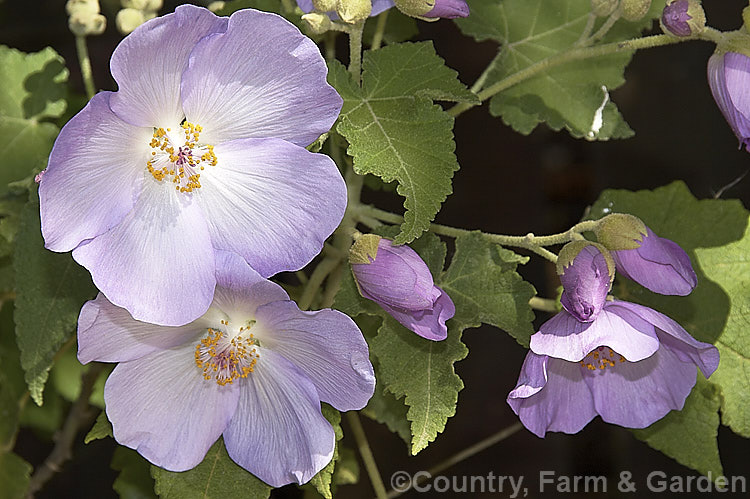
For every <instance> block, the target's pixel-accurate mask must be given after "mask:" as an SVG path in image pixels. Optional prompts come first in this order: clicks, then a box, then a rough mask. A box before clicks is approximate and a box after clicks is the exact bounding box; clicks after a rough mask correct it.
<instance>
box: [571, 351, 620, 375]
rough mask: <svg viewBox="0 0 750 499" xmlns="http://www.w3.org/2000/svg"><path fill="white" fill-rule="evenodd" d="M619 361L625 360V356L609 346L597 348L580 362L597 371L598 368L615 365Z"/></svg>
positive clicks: (590, 369)
mask: <svg viewBox="0 0 750 499" xmlns="http://www.w3.org/2000/svg"><path fill="white" fill-rule="evenodd" d="M617 362H625V357H623V356H622V355H620V354H619V353H617V352H615V351H614V350H612V349H611V348H609V347H598V348H597V349H596V350H593V351H591V352H589V354H588V355H587V356H585V357H584V358H583V360H581V361H580V364H581V365H582V366H584V367H585V368H586V369H588V370H589V371H596V370H597V369H606V368H607V367H614V366H615V364H616V363H617Z"/></svg>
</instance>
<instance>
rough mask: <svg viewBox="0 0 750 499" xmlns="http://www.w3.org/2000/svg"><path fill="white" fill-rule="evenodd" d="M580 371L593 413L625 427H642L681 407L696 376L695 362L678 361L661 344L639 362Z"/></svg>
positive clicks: (673, 354) (672, 353) (675, 356)
mask: <svg viewBox="0 0 750 499" xmlns="http://www.w3.org/2000/svg"><path fill="white" fill-rule="evenodd" d="M581 370H582V372H583V377H584V380H585V381H586V384H587V385H588V386H589V387H590V389H591V393H592V394H593V396H594V404H595V406H596V412H598V413H599V415H601V417H602V419H603V420H604V421H606V422H608V423H613V424H618V425H620V426H625V427H627V428H645V427H647V426H649V425H651V424H652V423H654V422H656V421H658V420H659V419H661V418H663V417H664V416H665V415H666V414H667V413H668V412H669V411H671V410H673V409H677V410H679V409H682V406H683V405H684V404H685V399H686V398H687V396H688V395H689V394H690V390H691V389H692V388H693V385H695V379H696V369H695V364H693V363H692V362H684V361H681V360H680V359H679V358H678V357H677V355H675V353H674V352H672V351H671V350H670V349H669V348H668V347H665V346H664V345H662V347H661V348H659V350H658V351H657V352H656V353H655V354H653V355H652V356H651V357H649V358H647V359H644V360H641V361H639V362H623V363H617V364H616V365H615V366H614V367H607V368H605V369H601V370H599V369H597V370H594V371H588V370H584V369H583V368H581Z"/></svg>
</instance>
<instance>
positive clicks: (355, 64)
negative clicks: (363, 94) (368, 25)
mask: <svg viewBox="0 0 750 499" xmlns="http://www.w3.org/2000/svg"><path fill="white" fill-rule="evenodd" d="M364 29H365V22H364V21H360V22H358V23H356V24H354V25H353V26H352V27H351V29H350V30H349V72H350V73H351V74H353V75H354V79H355V80H356V81H357V83H361V82H362V31H363V30H364Z"/></svg>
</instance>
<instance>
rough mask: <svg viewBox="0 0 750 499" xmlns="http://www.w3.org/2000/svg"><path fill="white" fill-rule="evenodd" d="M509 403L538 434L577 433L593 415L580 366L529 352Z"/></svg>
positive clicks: (542, 435)
mask: <svg viewBox="0 0 750 499" xmlns="http://www.w3.org/2000/svg"><path fill="white" fill-rule="evenodd" d="M508 404H509V405H510V407H511V408H512V409H513V412H515V413H516V414H518V417H519V418H520V419H521V422H522V423H523V425H524V426H525V427H526V428H528V429H529V431H531V432H532V433H534V434H535V435H537V436H538V437H544V434H545V433H546V432H548V431H562V432H564V433H577V432H579V431H581V429H582V428H583V427H584V426H586V425H587V424H588V423H589V421H591V420H592V419H593V418H594V417H595V416H596V411H595V410H594V400H593V398H592V396H591V392H590V391H589V389H588V387H587V386H586V383H584V381H583V378H582V376H581V372H580V369H579V366H578V365H577V364H575V363H572V362H566V361H564V360H560V359H553V358H550V357H547V356H546V355H537V354H535V353H534V352H529V353H528V354H527V355H526V359H525V360H524V362H523V367H521V374H520V376H519V378H518V384H517V385H516V388H515V389H514V390H513V391H511V392H510V393H509V394H508Z"/></svg>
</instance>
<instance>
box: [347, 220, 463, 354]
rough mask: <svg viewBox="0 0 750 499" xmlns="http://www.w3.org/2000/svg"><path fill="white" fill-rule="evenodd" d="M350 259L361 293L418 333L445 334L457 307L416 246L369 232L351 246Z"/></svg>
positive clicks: (441, 336)
mask: <svg viewBox="0 0 750 499" xmlns="http://www.w3.org/2000/svg"><path fill="white" fill-rule="evenodd" d="M350 262H351V264H352V272H353V274H354V279H355V280H356V282H357V286H358V287H359V291H360V293H361V294H362V296H364V297H365V298H367V299H368V300H372V301H374V302H375V303H377V304H378V305H380V306H381V307H382V308H383V310H385V311H386V312H388V313H389V314H390V315H391V316H392V317H393V318H394V319H396V320H397V321H398V322H400V323H401V324H402V325H403V326H404V327H406V328H407V329H410V330H411V331H414V332H415V333H417V334H418V335H419V336H422V337H423V338H427V339H429V340H443V339H445V338H446V336H447V335H448V330H447V327H446V325H445V321H447V320H448V319H450V318H451V317H453V314H455V312H456V309H455V307H454V305H453V302H452V301H451V299H450V297H449V296H448V295H447V294H446V293H445V292H444V291H443V290H442V289H440V288H439V287H437V286H435V284H434V281H433V279H432V274H431V273H430V269H428V268H427V264H425V263H424V261H423V260H422V259H421V258H420V257H419V255H418V254H417V253H416V252H415V251H414V250H413V249H411V248H410V247H408V246H394V245H393V244H392V242H391V241H390V240H388V239H382V238H380V237H379V236H375V235H372V234H367V235H364V236H361V237H360V238H359V239H358V240H357V242H355V243H354V246H352V249H351V253H350Z"/></svg>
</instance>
